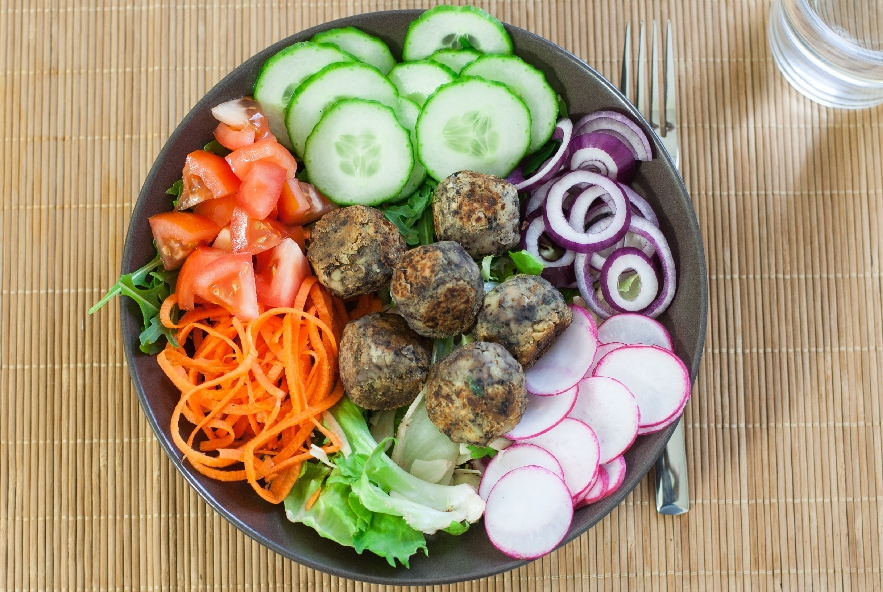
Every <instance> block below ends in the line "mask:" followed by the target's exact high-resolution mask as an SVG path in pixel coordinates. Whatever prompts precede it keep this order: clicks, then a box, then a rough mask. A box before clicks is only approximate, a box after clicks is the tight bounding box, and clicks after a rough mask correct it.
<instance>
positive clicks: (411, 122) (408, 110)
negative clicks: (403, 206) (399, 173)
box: [396, 97, 426, 200]
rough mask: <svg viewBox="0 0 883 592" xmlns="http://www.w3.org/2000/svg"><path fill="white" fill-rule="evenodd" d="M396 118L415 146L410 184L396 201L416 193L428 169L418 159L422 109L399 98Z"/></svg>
mask: <svg viewBox="0 0 883 592" xmlns="http://www.w3.org/2000/svg"><path fill="white" fill-rule="evenodd" d="M396 117H397V118H398V120H399V123H400V124H401V125H402V127H404V128H405V129H406V130H408V132H409V135H410V138H411V144H412V145H413V146H414V168H413V169H412V170H411V176H410V177H408V182H407V183H405V186H404V187H402V190H401V191H400V192H399V194H398V196H397V197H396V200H398V199H402V198H405V197H408V196H409V195H411V194H412V193H414V192H415V191H417V188H418V187H420V185H422V184H423V181H425V180H426V167H425V166H423V164H422V163H421V162H420V161H419V160H418V159H417V118H418V117H420V107H419V106H418V105H417V103H415V102H414V101H410V100H408V99H403V98H402V97H399V107H398V109H396Z"/></svg>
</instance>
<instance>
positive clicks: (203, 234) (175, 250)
mask: <svg viewBox="0 0 883 592" xmlns="http://www.w3.org/2000/svg"><path fill="white" fill-rule="evenodd" d="M147 221H148V222H149V223H150V230H151V232H153V240H154V241H155V242H156V248H157V250H158V251H159V256H160V258H161V259H162V264H163V267H165V268H166V269H178V268H179V267H181V265H182V264H183V263H184V260H185V259H186V258H187V256H188V255H190V253H192V252H193V251H194V250H196V247H198V246H199V245H207V244H208V243H210V242H212V241H213V240H215V237H216V236H218V232H220V231H221V227H220V226H218V225H217V224H215V223H214V222H213V221H212V220H210V219H209V218H206V217H204V216H200V215H198V214H192V213H190V212H163V213H162V214H157V215H155V216H151V217H150V218H148V219H147Z"/></svg>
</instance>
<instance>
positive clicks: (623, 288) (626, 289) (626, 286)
mask: <svg viewBox="0 0 883 592" xmlns="http://www.w3.org/2000/svg"><path fill="white" fill-rule="evenodd" d="M616 287H617V289H618V290H619V293H620V294H622V297H623V298H625V299H626V300H634V299H635V298H637V297H638V294H640V293H641V276H640V275H638V274H637V273H633V274H631V275H629V276H626V277H625V278H621V279H620V280H619V283H618V284H617V286H616Z"/></svg>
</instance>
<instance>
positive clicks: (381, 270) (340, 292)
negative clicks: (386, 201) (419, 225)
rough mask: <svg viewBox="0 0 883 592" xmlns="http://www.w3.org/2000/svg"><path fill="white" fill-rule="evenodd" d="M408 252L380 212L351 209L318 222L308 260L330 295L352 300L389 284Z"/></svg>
mask: <svg viewBox="0 0 883 592" xmlns="http://www.w3.org/2000/svg"><path fill="white" fill-rule="evenodd" d="M405 249H406V245H405V239H403V238H402V235H401V233H400V232H399V230H398V229H397V228H396V227H395V225H394V224H393V223H392V222H390V221H389V220H387V219H386V218H385V217H384V216H383V214H382V213H381V212H380V211H379V210H376V209H374V208H369V207H366V206H349V207H346V208H340V209H338V210H332V211H331V212H328V213H327V214H325V215H324V216H323V217H322V218H320V219H319V221H318V222H316V226H315V227H314V228H313V231H312V234H311V236H310V247H309V249H308V250H307V259H309V260H310V264H311V265H312V267H313V271H314V272H315V274H316V278H318V280H319V283H321V284H322V285H323V286H325V287H326V288H327V289H328V291H329V292H331V294H333V295H334V296H337V297H338V298H350V297H352V296H358V295H359V294H368V293H369V292H374V291H376V290H379V289H380V288H384V287H386V286H387V285H389V281H390V278H392V271H393V268H394V266H395V264H396V263H397V262H398V260H399V258H400V257H401V256H402V254H403V253H404V252H405Z"/></svg>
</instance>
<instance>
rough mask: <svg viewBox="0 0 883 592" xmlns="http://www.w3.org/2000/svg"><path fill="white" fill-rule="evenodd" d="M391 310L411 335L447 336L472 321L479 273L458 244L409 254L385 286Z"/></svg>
mask: <svg viewBox="0 0 883 592" xmlns="http://www.w3.org/2000/svg"><path fill="white" fill-rule="evenodd" d="M390 293H391V294H392V298H393V300H394V301H395V303H396V307H397V308H398V310H399V312H401V314H402V316H403V317H405V320H407V321H408V324H409V325H410V326H411V328H412V329H414V330H415V331H416V332H417V333H420V334H421V335H424V336H426V337H452V336H454V335H457V334H459V333H465V332H467V331H468V330H469V328H471V327H472V324H473V323H474V322H475V315H476V314H477V313H478V309H479V308H480V307H481V301H482V298H483V297H484V282H483V281H482V279H481V270H480V269H479V268H478V264H476V263H475V261H473V260H472V258H471V257H470V256H469V254H468V253H466V251H464V250H463V247H461V246H460V245H459V244H457V243H455V242H452V241H443V242H438V243H434V244H431V245H424V246H422V247H417V248H416V249H411V250H410V251H407V252H406V253H405V254H404V255H402V257H401V259H399V262H398V264H397V265H396V268H395V271H394V272H393V275H392V284H390Z"/></svg>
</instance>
